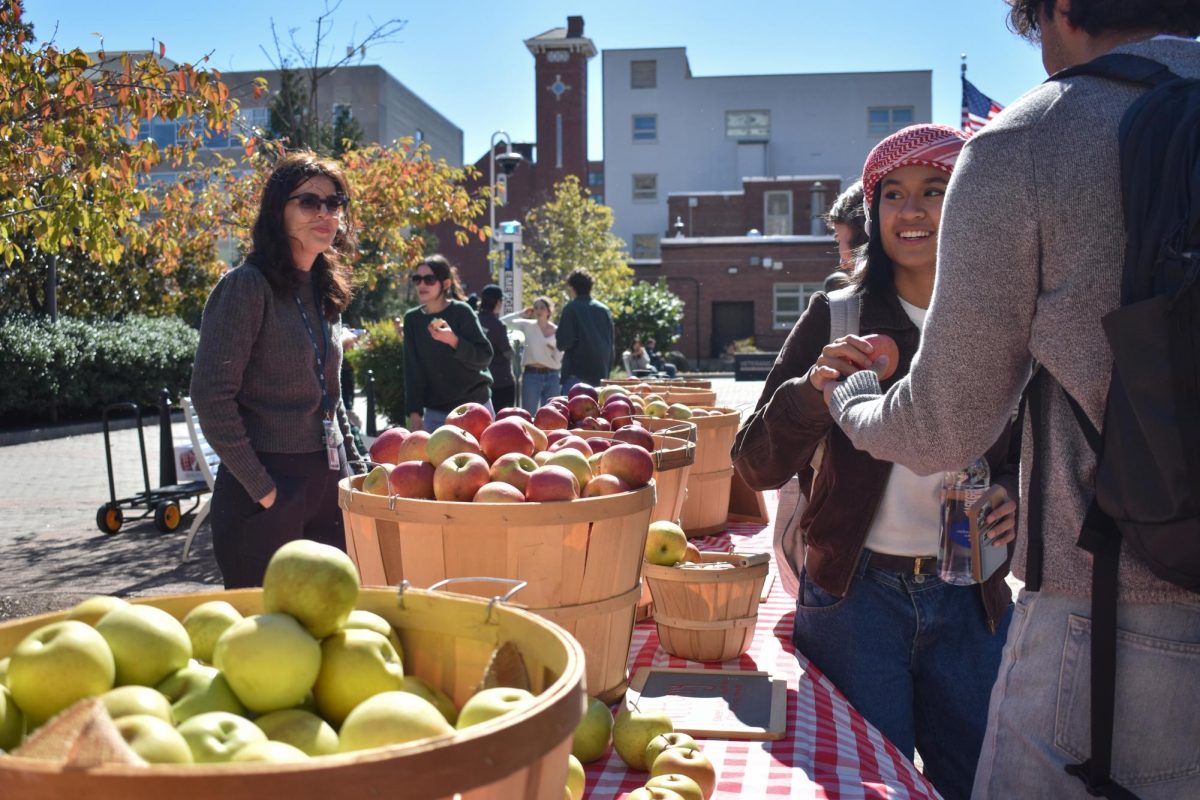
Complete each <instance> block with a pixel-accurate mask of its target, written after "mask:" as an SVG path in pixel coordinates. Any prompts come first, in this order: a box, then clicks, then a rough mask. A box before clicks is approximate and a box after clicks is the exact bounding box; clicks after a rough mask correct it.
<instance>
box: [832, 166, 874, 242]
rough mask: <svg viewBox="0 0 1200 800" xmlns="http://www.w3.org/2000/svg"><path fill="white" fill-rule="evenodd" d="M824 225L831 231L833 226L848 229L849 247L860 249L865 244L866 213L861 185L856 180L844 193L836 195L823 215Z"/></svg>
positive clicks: (860, 182)
mask: <svg viewBox="0 0 1200 800" xmlns="http://www.w3.org/2000/svg"><path fill="white" fill-rule="evenodd" d="M825 224H826V225H828V226H829V229H830V230H833V226H834V225H845V226H846V227H848V228H849V229H850V234H851V235H850V246H851V247H861V246H862V245H864V244H866V243H867V230H866V225H867V211H866V208H865V207H864V206H863V183H862V181H861V180H856V181H855V182H854V183H852V184H850V187H849V188H848V189H846V191H844V192H842V193H841V194H839V195H838V197H837V199H836V200H834V201H833V205H832V206H830V207H829V211H828V212H826V214H825Z"/></svg>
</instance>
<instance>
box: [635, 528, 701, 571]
mask: <svg viewBox="0 0 1200 800" xmlns="http://www.w3.org/2000/svg"><path fill="white" fill-rule="evenodd" d="M644 558H645V560H646V561H647V563H650V564H657V565H658V566H660V567H674V566H676V565H679V564H694V563H699V562H700V561H701V557H700V548H698V547H696V545H694V544H692V543H691V542H689V541H688V538H687V534H686V533H684V532H683V528H681V527H679V526H678V525H676V524H675V523H674V522H668V521H666V520H659V521H657V522H651V523H650V528H649V530H648V531H647V532H646V552H645V553H644Z"/></svg>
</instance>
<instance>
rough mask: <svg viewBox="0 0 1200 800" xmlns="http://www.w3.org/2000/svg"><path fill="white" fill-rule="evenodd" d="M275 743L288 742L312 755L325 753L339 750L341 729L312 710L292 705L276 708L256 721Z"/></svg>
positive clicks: (323, 754)
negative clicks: (335, 729)
mask: <svg viewBox="0 0 1200 800" xmlns="http://www.w3.org/2000/svg"><path fill="white" fill-rule="evenodd" d="M254 724H255V725H257V726H258V727H260V728H262V731H263V733H265V734H266V735H267V738H268V739H270V740H271V741H273V742H284V743H286V744H290V745H291V746H292V747H296V748H299V749H300V750H301V751H303V752H304V753H307V754H308V755H310V756H325V755H329V754H330V753H336V752H337V751H338V735H337V732H336V731H334V729H333V728H332V727H331V726H330V725H329V723H328V722H326V721H325V720H323V719H321V718H320V717H318V716H317V715H316V714H314V713H312V712H311V711H305V710H303V709H300V708H288V709H284V710H283V711H272V712H271V713H270V714H263V715H262V716H261V717H259V718H258V719H256V720H254Z"/></svg>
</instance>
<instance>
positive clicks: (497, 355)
mask: <svg viewBox="0 0 1200 800" xmlns="http://www.w3.org/2000/svg"><path fill="white" fill-rule="evenodd" d="M503 299H504V290H503V289H501V288H500V287H499V286H497V285H496V284H494V283H489V284H488V285H487V286H485V287H483V291H482V292H480V293H479V324H480V325H482V326H483V332H484V333H486V334H487V338H488V341H489V342H491V344H492V354H493V355H492V363H491V365H490V366H489V367H488V371H489V372H491V373H492V405H494V406H495V407H496V409H497V410H499V409H501V408H509V407H511V406H515V405H516V404H517V379H516V378H515V377H514V376H513V349H512V344H511V343H510V342H509V341H508V328H507V327H506V326H505V324H504V323H503V322H501V321H500V316H499V315H498V314H497V313H496V311H497V309H499V307H500V301H501V300H503Z"/></svg>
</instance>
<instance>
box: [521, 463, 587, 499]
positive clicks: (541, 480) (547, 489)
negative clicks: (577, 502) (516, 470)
mask: <svg viewBox="0 0 1200 800" xmlns="http://www.w3.org/2000/svg"><path fill="white" fill-rule="evenodd" d="M578 496H579V481H577V480H576V479H575V476H574V475H572V474H571V471H570V470H569V469H567V468H566V467H556V466H553V465H548V466H545V467H538V468H537V469H535V470H534V471H533V474H532V475H530V476H529V486H528V488H526V490H525V499H526V500H528V501H529V502H531V503H549V502H556V501H561V500H574V499H575V498H576V497H578Z"/></svg>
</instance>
